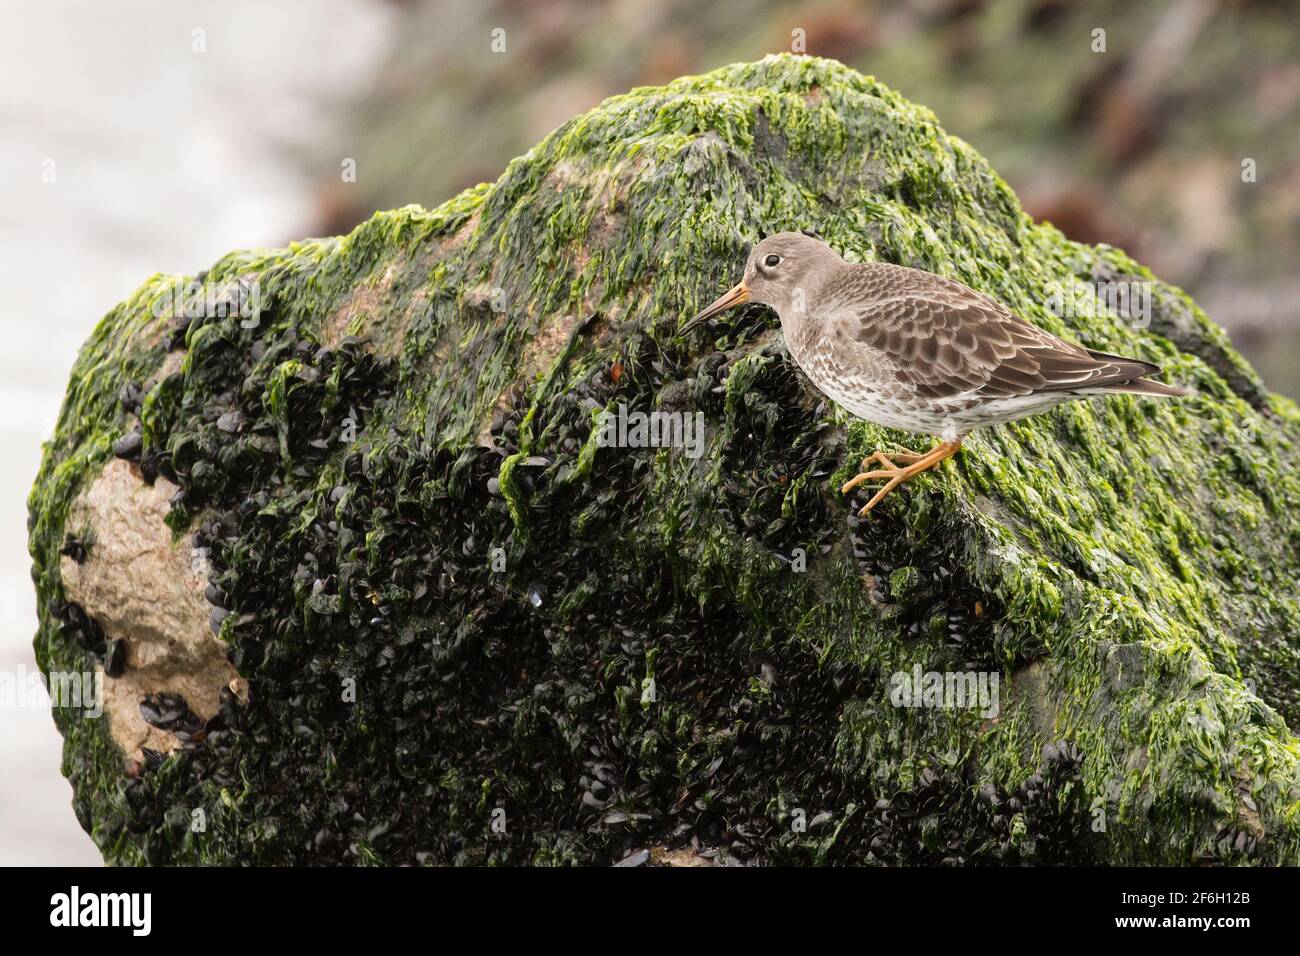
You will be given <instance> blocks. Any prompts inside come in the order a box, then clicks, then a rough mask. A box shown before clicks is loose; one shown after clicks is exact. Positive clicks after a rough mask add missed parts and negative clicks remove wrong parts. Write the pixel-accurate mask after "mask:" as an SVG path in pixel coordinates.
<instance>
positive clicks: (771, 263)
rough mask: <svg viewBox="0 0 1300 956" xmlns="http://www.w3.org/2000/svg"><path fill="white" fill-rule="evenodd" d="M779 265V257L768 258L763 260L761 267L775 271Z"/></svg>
mask: <svg viewBox="0 0 1300 956" xmlns="http://www.w3.org/2000/svg"><path fill="white" fill-rule="evenodd" d="M780 264H781V257H780V256H768V257H767V258H766V259H764V260H763V265H765V266H767V267H768V268H769V269H775V268H776V267H777V266H779V265H780Z"/></svg>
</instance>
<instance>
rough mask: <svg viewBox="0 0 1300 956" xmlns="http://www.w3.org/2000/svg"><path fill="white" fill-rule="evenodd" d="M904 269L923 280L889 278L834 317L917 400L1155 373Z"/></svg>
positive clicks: (956, 286) (1086, 384)
mask: <svg viewBox="0 0 1300 956" xmlns="http://www.w3.org/2000/svg"><path fill="white" fill-rule="evenodd" d="M900 268H901V267H900ZM906 271H907V272H912V273H915V275H916V276H917V277H924V278H917V279H915V280H913V282H912V283H908V284H910V285H912V286H913V288H911V289H909V288H907V287H906V285H907V284H903V283H899V282H890V283H889V287H888V288H887V289H884V290H881V291H882V292H883V293H884V294H883V295H881V297H880V298H877V299H875V300H870V299H868V300H867V301H861V300H859V302H856V303H855V304H854V305H853V306H851V307H849V308H847V309H842V310H838V312H839V314H838V315H837V319H838V320H839V321H840V322H841V323H844V325H842V326H841V329H840V334H841V335H843V336H845V337H846V338H851V339H854V340H856V341H857V343H859V344H860V345H861V346H862V347H865V348H867V349H869V350H872V351H874V352H876V353H877V354H880V355H883V356H885V357H886V358H887V359H888V361H889V363H890V364H891V365H892V366H893V367H894V369H895V377H896V378H897V380H898V383H899V385H901V386H904V387H909V386H910V388H911V389H912V390H913V391H914V394H916V395H917V396H918V397H921V398H927V399H945V398H951V397H953V396H955V395H960V394H963V393H974V394H975V395H978V396H980V397H983V398H1010V397H1014V396H1020V395H1031V394H1034V393H1035V392H1051V391H1072V390H1075V389H1090V388H1095V387H1097V386H1102V385H1107V384H1110V383H1114V382H1124V381H1129V380H1132V379H1135V378H1138V377H1140V376H1142V375H1149V374H1151V373H1152V372H1155V371H1159V367H1158V366H1155V365H1152V364H1150V363H1149V362H1141V361H1138V360H1135V359H1126V358H1121V357H1119V356H1114V355H1106V354H1104V353H1101V352H1091V351H1089V350H1088V349H1085V348H1083V347H1082V346H1080V345H1075V344H1073V343H1071V342H1066V341H1065V340H1063V339H1058V338H1057V337H1056V336H1054V335H1052V334H1050V333H1048V332H1045V331H1043V330H1042V329H1040V328H1038V327H1037V326H1035V325H1031V324H1030V323H1028V322H1026V321H1025V320H1024V319H1022V318H1020V317H1019V316H1017V315H1016V314H1015V313H1013V312H1011V310H1009V309H1008V308H1006V306H1004V305H1002V304H1001V303H999V302H997V301H996V300H994V299H991V298H989V297H988V296H986V295H982V294H981V293H979V292H976V291H975V290H974V289H969V288H967V287H966V286H964V285H962V284H960V283H958V282H954V281H952V280H951V279H944V278H943V277H941V276H935V275H931V274H930V273H923V272H916V271H915V270H910V269H909V270H906ZM916 286H920V287H919V288H917V287H916Z"/></svg>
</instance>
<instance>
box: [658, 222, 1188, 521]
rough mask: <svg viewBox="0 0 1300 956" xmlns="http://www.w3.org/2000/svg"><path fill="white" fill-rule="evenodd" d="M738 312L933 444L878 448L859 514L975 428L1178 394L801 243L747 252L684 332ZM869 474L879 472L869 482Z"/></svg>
mask: <svg viewBox="0 0 1300 956" xmlns="http://www.w3.org/2000/svg"><path fill="white" fill-rule="evenodd" d="M745 302H758V303H761V304H763V305H767V306H770V307H771V308H772V309H774V310H775V311H776V313H777V315H778V316H779V317H780V319H781V331H782V332H783V333H784V335H785V341H786V346H787V347H788V348H789V350H790V354H791V355H793V356H794V359H795V361H796V362H797V363H798V364H799V367H800V368H801V369H803V371H804V373H805V374H806V375H807V376H808V378H810V379H811V380H812V383H813V384H814V385H816V386H817V388H818V389H819V390H820V391H821V392H822V393H823V394H825V395H826V396H827V397H828V398H830V399H831V400H832V401H834V402H836V403H837V404H839V405H840V406H842V407H843V408H845V409H846V410H848V411H849V412H850V413H852V414H853V415H856V416H858V417H859V418H865V419H866V420H867V421H870V422H875V423H876V424H878V425H884V426H886V427H889V428H901V429H905V430H907V431H911V432H921V433H924V434H928V435H933V436H935V437H937V438H938V439H939V445H938V446H936V447H935V448H934V449H933V450H931V451H929V452H927V453H925V454H920V453H917V452H913V451H904V452H902V453H900V454H893V453H890V454H886V453H885V452H881V451H877V452H874V453H873V454H871V455H868V456H867V457H866V458H865V459H863V461H862V465H861V466H860V467H861V469H862V473H861V474H859V475H858V476H857V477H855V478H853V479H852V480H851V481H849V482H848V483H847V484H845V485H844V487H843V488H842V489H841V491H842V492H845V493H847V492H849V491H851V490H852V489H853V488H856V487H857V486H858V485H860V484H862V483H863V482H865V481H876V480H884V481H885V485H884V487H882V488H881V489H880V490H879V491H877V492H876V494H875V496H874V497H873V498H872V499H871V500H870V501H869V502H867V504H866V507H864V508H863V509H862V511H861V512H860V514H861V515H866V513H867V512H868V511H870V510H871V509H872V508H874V507H875V506H876V505H878V504H879V503H880V501H881V500H882V499H883V498H884V497H885V496H886V495H887V494H889V493H890V492H891V491H893V490H894V488H896V487H898V486H899V485H900V484H902V483H903V482H905V481H908V480H909V479H910V478H912V477H913V476H915V475H918V474H920V473H921V472H923V471H926V470H927V469H930V468H933V467H935V466H936V465H938V464H939V463H940V462H941V461H943V460H944V459H945V458H949V457H951V456H952V455H955V454H956V453H957V450H958V449H959V448H961V442H962V439H963V438H964V437H965V436H966V435H967V434H968V433H969V432H970V431H971V430H972V429H975V428H978V427H979V426H981V425H996V424H999V423H1001V422H1010V421H1014V420H1016V419H1017V418H1024V417H1026V416H1027V415H1036V414H1038V413H1039V412H1045V411H1047V410H1048V409H1049V408H1052V407H1053V406H1055V405H1059V404H1060V403H1061V402H1064V401H1068V400H1070V399H1073V398H1087V397H1089V396H1093V395H1112V394H1115V393H1117V392H1127V393H1131V394H1136V395H1161V396H1179V395H1185V394H1186V392H1184V391H1183V390H1182V389H1180V388H1175V387H1173V386H1171V385H1165V384H1163V383H1161V382H1154V381H1150V380H1149V379H1148V378H1147V376H1148V375H1154V374H1156V373H1158V372H1159V371H1160V367H1159V366H1158V365H1153V364H1151V363H1150V362H1144V361H1142V360H1141V359H1130V358H1123V357H1122V356H1119V355H1108V354H1107V353H1105V352H1097V351H1094V350H1092V349H1088V348H1084V347H1083V346H1081V345H1076V344H1074V343H1073V342H1067V341H1065V340H1064V339H1059V338H1057V337H1056V336H1055V335H1051V334H1050V333H1048V332H1044V331H1043V330H1042V329H1040V328H1038V327H1037V326H1035V325H1032V324H1031V323H1029V322H1027V321H1025V320H1024V319H1022V318H1020V316H1018V315H1016V314H1015V313H1013V312H1012V311H1011V310H1010V309H1008V308H1007V307H1006V306H1004V305H1002V304H1001V303H1000V302H997V301H995V300H993V299H991V298H989V297H988V296H986V295H984V294H983V293H980V292H976V291H975V290H974V289H971V288H968V287H967V286H964V285H962V284H961V283H960V282H956V281H954V280H952V279H945V278H944V277H943V276H937V275H934V274H932V273H929V272H922V271H920V270H918V269H909V268H906V267H905V266H896V265H892V264H890V263H886V262H862V263H848V262H845V261H844V260H843V259H842V258H840V256H839V254H838V253H836V252H835V250H834V249H832V248H831V247H830V246H828V245H827V244H826V243H824V242H822V241H821V240H819V239H816V238H813V237H812V236H809V235H804V234H801V233H796V232H781V233H777V234H776V235H774V236H769V237H768V238H766V239H764V240H763V241H762V242H760V243H758V244H757V245H756V246H754V248H753V250H752V251H751V252H750V254H749V261H748V262H747V263H746V265H745V275H744V278H743V279H741V281H740V282H739V283H737V284H736V285H735V286H734V287H733V288H731V289H730V290H729V291H728V292H726V293H725V294H724V295H722V296H721V297H720V298H719V299H717V301H715V302H713V303H712V304H711V305H709V306H708V307H707V308H705V309H704V310H703V311H702V312H700V313H699V314H698V315H696V316H695V317H694V318H692V319H691V320H690V321H689V322H687V323H686V324H685V325H683V326H682V328H681V332H680V333H679V334H685V333H687V332H689V331H690V330H691V329H693V328H696V327H697V326H699V325H700V324H701V323H702V322H705V321H706V320H708V319H710V318H712V317H713V316H715V315H718V314H719V313H721V312H724V311H726V310H727V309H731V308H734V307H735V306H738V305H741V304H743V303H745ZM873 464H879V465H880V467H879V468H878V469H876V470H874V471H867V470H866V469H868V468H869V467H870V466H871V465H873Z"/></svg>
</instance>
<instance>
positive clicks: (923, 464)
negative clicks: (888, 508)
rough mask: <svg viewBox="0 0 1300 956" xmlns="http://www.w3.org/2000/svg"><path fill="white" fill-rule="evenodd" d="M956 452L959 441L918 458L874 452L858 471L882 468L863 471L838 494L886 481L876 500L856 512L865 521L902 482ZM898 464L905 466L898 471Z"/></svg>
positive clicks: (943, 445)
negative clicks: (877, 465) (876, 467)
mask: <svg viewBox="0 0 1300 956" xmlns="http://www.w3.org/2000/svg"><path fill="white" fill-rule="evenodd" d="M959 448H961V441H960V440H959V441H946V442H941V443H940V444H939V445H937V446H936V447H935V448H934V449H933V450H932V451H929V452H927V453H926V454H924V455H918V454H917V453H916V452H910V451H909V452H903V453H902V454H897V455H886V454H885V453H884V452H880V451H878V452H874V453H873V454H870V455H868V456H867V457H866V458H864V459H862V465H861V467H862V468H866V467H868V466H869V465H871V464H873V463H875V462H879V463H880V464H881V466H882V467H881V468H878V469H876V470H875V471H864V472H862V473H861V474H859V475H855V476H854V477H853V478H851V479H850V480H849V481H847V482H845V484H844V487H843V488H841V489H840V493H841V494H848V493H849V492H850V491H852V490H853V489H854V488H856V487H857V486H858V485H860V484H862V483H863V482H864V481H876V480H878V479H882V478H883V479H886V481H885V486H884V487H883V488H881V489H880V490H879V491H877V492H876V494H875V497H873V498H872V499H871V500H870V501H868V502H867V504H866V506H865V507H864V508H863V509H862V510H861V511H859V512H858V517H860V518H865V517H866V515H867V512H868V511H870V510H871V509H872V508H874V507H875V506H876V505H878V504H880V502H881V501H882V500H883V499H884V497H885V495H887V494H889V493H890V492H891V491H893V490H894V489H895V488H897V487H898V486H899V485H901V484H903V483H904V482H905V481H908V480H910V479H911V478H913V477H915V476H916V475H919V474H920V473H921V472H923V471H929V470H930V469H931V468H933V467H935V466H936V465H938V464H939V462H941V461H943V460H944V459H945V458H951V457H952V456H953V455H955V454H956V453H957V449H959ZM900 462H902V463H904V464H905V465H906V467H902V468H900V467H899V463H900Z"/></svg>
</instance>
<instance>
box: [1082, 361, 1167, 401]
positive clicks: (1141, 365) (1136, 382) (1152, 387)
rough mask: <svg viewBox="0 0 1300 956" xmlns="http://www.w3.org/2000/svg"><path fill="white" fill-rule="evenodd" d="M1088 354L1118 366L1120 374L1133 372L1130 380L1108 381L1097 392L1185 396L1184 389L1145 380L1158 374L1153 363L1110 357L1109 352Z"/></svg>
mask: <svg viewBox="0 0 1300 956" xmlns="http://www.w3.org/2000/svg"><path fill="white" fill-rule="evenodd" d="M1088 354H1089V355H1091V356H1092V357H1093V358H1095V359H1100V360H1101V361H1103V362H1112V363H1114V364H1115V365H1117V366H1119V368H1120V370H1121V374H1124V373H1126V372H1128V371H1129V370H1130V369H1131V370H1132V372H1133V377H1132V378H1125V379H1119V380H1115V381H1110V382H1107V383H1105V384H1104V385H1099V386H1097V390H1098V391H1106V392H1123V393H1126V394H1129V395H1163V396H1165V397H1166V398H1182V397H1183V396H1185V395H1186V394H1187V389H1185V388H1179V387H1178V386H1177V385H1166V384H1165V383H1164V382H1153V381H1151V379H1149V378H1147V376H1148V375H1159V374H1160V366H1159V365H1156V364H1155V363H1153V362H1146V361H1143V360H1142V359H1131V358H1125V357H1124V356H1122V355H1111V354H1110V353H1109V352H1097V351H1095V350H1093V349H1088Z"/></svg>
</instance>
